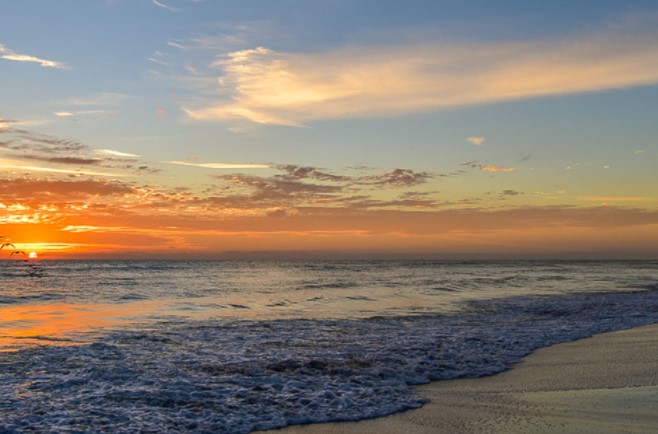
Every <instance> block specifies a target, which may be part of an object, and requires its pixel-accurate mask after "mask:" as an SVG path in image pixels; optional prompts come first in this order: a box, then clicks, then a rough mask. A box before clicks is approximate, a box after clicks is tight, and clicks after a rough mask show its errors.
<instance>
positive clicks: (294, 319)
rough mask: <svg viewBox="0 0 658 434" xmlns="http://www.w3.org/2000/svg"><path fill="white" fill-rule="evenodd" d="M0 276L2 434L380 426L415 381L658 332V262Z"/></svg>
mask: <svg viewBox="0 0 658 434" xmlns="http://www.w3.org/2000/svg"><path fill="white" fill-rule="evenodd" d="M35 269H36V270H37V272H36V273H35V271H34V270H35ZM0 274H2V276H3V283H4V284H3V288H2V290H1V291H0V345H2V348H3V349H4V352H3V353H0V432H2V431H3V430H7V431H10V432H13V431H18V432H21V431H26V432H32V431H34V430H36V431H39V432H62V431H76V430H78V431H81V432H88V431H100V432H135V431H139V430H144V431H151V430H153V431H162V430H169V431H173V432H176V431H183V432H188V431H198V432H227V433H240V432H244V433H246V432H250V431H253V430H257V429H265V428H273V427H280V426H285V425H288V424H292V423H305V422H320V421H329V420H356V419H363V418H368V417H375V416H381V415H385V414H389V413H392V412H396V411H401V410H404V409H408V408H414V407H417V406H419V405H422V400H421V399H419V398H418V397H416V396H415V395H414V394H413V390H412V389H411V388H410V385H413V384H421V383H424V382H427V381H430V380H437V379H447V378H457V377H463V376H467V377H476V376H482V375H487V374H491V373H495V372H499V371H501V370H504V369H506V368H508V367H509V366H510V365H511V364H513V363H515V362H517V361H518V360H519V359H520V358H521V357H523V356H524V355H525V354H527V353H528V352H530V351H532V350H534V349H536V348H539V347H542V346H547V345H551V344H554V343H557V342H563V341H568V340H573V339H577V338H581V337H585V336H589V335H591V334H593V333H597V332H603V331H610V330H616V329H622V328H628V327H633V326H637V325H642V324H648V323H653V322H658V262H656V261H621V262H613V261H606V262H598V261H595V262H587V261H583V262H555V261H553V262H551V261H536V262H518V261H517V262H420V261H413V262H390V261H382V262H365V261H364V262H309V263H301V262H294V263H283V262H165V261H147V262H129V261H126V262H121V261H114V262H104V261H87V262H54V261H53V262H42V263H37V264H32V265H30V266H29V267H28V265H25V263H18V262H16V263H7V262H3V263H0ZM28 274H32V277H30V276H28ZM37 275H38V276H41V277H37Z"/></svg>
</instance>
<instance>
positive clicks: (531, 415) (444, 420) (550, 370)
mask: <svg viewBox="0 0 658 434" xmlns="http://www.w3.org/2000/svg"><path fill="white" fill-rule="evenodd" d="M418 390H419V392H420V393H421V394H422V395H423V396H425V397H427V398H429V399H430V400H431V402H430V403H429V404H426V405H425V406H424V407H423V408H421V409H418V410H411V411H407V412H404V413H398V414H394V415H392V416H387V417H383V418H379V419H373V420H367V421H360V422H340V423H326V424H317V425H302V426H292V427H288V428H285V429H282V430H275V431H270V432H277V431H280V432H281V433H284V434H314V433H323V434H328V433H331V434H334V433H338V434H343V433H344V434H347V433H350V434H352V433H353V434H357V433H358V434H367V433H381V434H393V433H396V434H397V433H404V434H421V433H423V434H424V433H428V434H429V433H432V434H437V433H450V434H454V433H506V434H514V433H579V434H587V433H597V434H601V433H615V434H620V433H658V324H656V325H651V326H646V327H639V328H636V329H631V330H624V331H619V332H613V333H605V334H601V335H597V336H594V337H592V338H589V339H582V340H579V341H575V342H570V343H565V344H560V345H555V346H553V347H550V348H544V349H541V350H538V351H536V352H535V353H533V354H531V355H530V356H528V357H526V358H525V359H524V360H523V361H522V362H521V363H519V364H518V365H516V366H515V367H514V368H513V369H511V370H509V371H507V372H503V373H501V374H498V375H495V376H492V377H487V378H479V379H472V380H471V379H465V380H453V381H441V382H436V383H431V384H428V385H426V386H421V387H419V388H418Z"/></svg>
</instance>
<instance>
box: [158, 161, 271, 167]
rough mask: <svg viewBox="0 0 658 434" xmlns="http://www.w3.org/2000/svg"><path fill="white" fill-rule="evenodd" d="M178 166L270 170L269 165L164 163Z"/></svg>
mask: <svg viewBox="0 0 658 434" xmlns="http://www.w3.org/2000/svg"><path fill="white" fill-rule="evenodd" d="M163 163H167V164H176V165H178V166H193V167H204V168H206V169H270V168H272V166H271V165H269V164H241V163H190V162H187V161H163Z"/></svg>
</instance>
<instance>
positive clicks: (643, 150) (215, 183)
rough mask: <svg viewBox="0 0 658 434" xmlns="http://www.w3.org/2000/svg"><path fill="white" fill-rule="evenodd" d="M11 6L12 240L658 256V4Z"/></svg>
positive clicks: (5, 194)
mask: <svg viewBox="0 0 658 434" xmlns="http://www.w3.org/2000/svg"><path fill="white" fill-rule="evenodd" d="M172 1H173V0H172ZM10 3H11V7H10V8H9V10H8V11H9V12H8V15H7V16H11V17H12V19H11V20H6V21H3V25H2V26H0V76H1V77H2V79H1V80H0V98H1V101H0V236H3V238H1V240H2V242H3V243H13V245H15V246H16V249H17V250H23V251H25V252H30V251H35V252H37V253H38V254H39V255H40V257H41V258H100V257H115V258H155V257H171V258H191V257H194V258H204V257H208V258H210V257H213V258H214V257H229V256H245V257H250V256H259V257H260V256H268V255H270V256H281V255H283V256H286V255H288V256H296V257H309V255H315V256H327V255H329V256H334V257H370V256H386V257H396V256H399V257H411V256H413V257H442V258H450V257H552V258H561V257H611V258H614V257H620V258H631V257H633V258H647V257H650V258H656V257H658V235H657V233H658V187H657V186H658V176H657V175H656V173H657V171H656V167H658V139H657V137H658V123H657V122H656V116H655V113H658V69H656V67H655V65H656V64H658V30H657V29H658V25H657V24H658V9H656V5H652V4H650V2H645V1H641V0H628V1H624V2H618V1H613V0H601V1H597V2H579V3H578V4H579V6H578V7H573V6H572V5H571V3H570V4H569V5H566V4H565V5H562V4H554V3H553V2H544V3H539V2H532V4H530V3H529V2H520V1H517V2H504V4H499V3H495V4H494V2H491V3H487V2H478V7H474V6H473V4H472V3H471V2H454V1H441V0H437V1H435V2H421V3H422V7H410V6H409V5H407V4H406V3H405V4H402V3H399V4H398V3H396V2H383V3H381V4H380V3H377V4H376V7H374V6H373V5H374V4H375V3H376V2H371V1H369V0H368V1H354V2H350V1H346V2H335V4H334V3H333V2H305V1H296V0H294V1H292V2H286V5H287V6H282V5H281V4H279V2H266V1H263V2H256V3H253V2H210V1H208V2H198V1H191V0H189V1H188V0H176V6H175V7H164V8H163V7H162V5H161V4H160V3H158V2H148V1H142V2H119V1H89V2H87V1H80V2H67V3H66V4H64V5H60V4H59V3H57V2H42V3H43V4H40V7H39V8H34V7H33V6H31V5H29V4H28V3H29V2H10ZM330 4H331V6H328V5H330ZM52 23H57V28H58V31H57V32H52V31H50V30H49V29H51V28H52ZM89 23H94V26H93V29H92V28H91V27H90V26H89ZM117 23H121V25H120V26H119V25H118V24H117ZM92 30H93V31H92ZM10 253H11V248H10V246H7V248H6V249H3V250H2V252H0V258H6V259H8V258H9V254H10ZM15 257H16V256H15V255H14V258H15Z"/></svg>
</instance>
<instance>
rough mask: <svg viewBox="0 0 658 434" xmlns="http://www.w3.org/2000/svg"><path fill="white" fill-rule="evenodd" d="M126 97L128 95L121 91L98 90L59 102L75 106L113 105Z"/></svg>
mask: <svg viewBox="0 0 658 434" xmlns="http://www.w3.org/2000/svg"><path fill="white" fill-rule="evenodd" d="M128 98H130V97H129V95H125V94H122V93H117V92H99V93H95V94H92V95H90V96H88V97H85V98H71V99H68V100H65V101H61V103H63V104H70V105H75V106H113V105H116V104H119V103H120V102H122V101H125V100H126V99H128Z"/></svg>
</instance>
